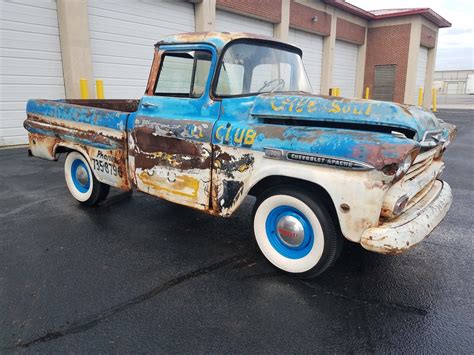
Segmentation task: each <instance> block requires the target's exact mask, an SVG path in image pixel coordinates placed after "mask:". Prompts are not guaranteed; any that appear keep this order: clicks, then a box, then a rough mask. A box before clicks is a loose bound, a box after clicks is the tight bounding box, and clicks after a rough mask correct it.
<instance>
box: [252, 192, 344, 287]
mask: <svg viewBox="0 0 474 355" xmlns="http://www.w3.org/2000/svg"><path fill="white" fill-rule="evenodd" d="M253 225H254V232H255V238H256V240H257V244H258V246H259V248H260V250H261V251H262V253H263V255H265V257H266V258H267V259H268V260H269V261H270V262H271V263H272V264H273V265H274V266H276V267H277V268H279V269H281V270H283V271H285V272H287V273H290V274H292V275H295V276H298V277H302V278H310V277H314V276H317V275H319V274H321V273H322V272H323V271H325V270H326V269H327V268H328V267H329V266H331V265H332V264H333V263H334V262H335V261H336V259H337V257H338V256H339V254H340V250H341V248H342V237H341V236H340V235H339V234H338V233H337V231H336V224H335V222H334V221H333V218H332V216H331V214H330V213H329V211H328V209H327V207H326V206H325V205H324V204H323V203H321V202H320V201H319V200H318V199H317V198H316V197H315V196H311V195H310V194H308V192H307V191H305V190H302V189H298V188H294V187H293V186H276V187H274V188H271V189H269V190H267V191H266V192H264V193H263V194H262V195H261V196H260V197H259V198H258V199H257V202H256V204H255V207H254V213H253Z"/></svg>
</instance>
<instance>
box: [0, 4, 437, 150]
mask: <svg viewBox="0 0 474 355" xmlns="http://www.w3.org/2000/svg"><path fill="white" fill-rule="evenodd" d="M56 1H57V19H58V22H59V24H58V28H59V39H60V52H61V53H60V54H61V58H62V69H63V76H64V87H63V89H64V92H65V96H66V97H67V98H78V97H79V96H80V90H79V80H80V79H81V78H86V79H88V83H89V96H90V97H95V90H94V86H95V85H94V79H98V78H94V75H97V73H96V71H95V70H94V65H95V66H97V65H96V62H97V61H94V53H92V52H93V51H92V49H94V48H91V46H92V44H91V41H92V40H94V38H92V35H91V33H92V32H93V31H94V28H93V27H94V26H95V25H96V24H95V23H91V22H90V21H89V18H88V6H89V5H90V4H91V3H92V2H93V0H74V1H71V0H56ZM144 3H146V4H148V2H144ZM154 4H155V5H156V4H157V2H154ZM179 4H183V8H184V7H187V8H189V7H191V9H194V23H195V25H194V28H193V26H191V30H196V31H212V30H215V29H216V8H218V9H221V10H225V11H228V12H233V13H237V14H240V15H243V16H246V17H250V18H253V19H257V20H262V21H265V22H266V23H268V24H270V25H271V26H273V36H274V37H276V38H279V39H280V40H283V41H288V40H289V29H290V28H292V29H293V31H292V33H293V32H294V30H298V31H303V34H302V35H301V36H300V37H304V35H308V34H312V35H318V36H321V37H322V43H323V45H322V56H321V51H319V50H318V56H319V59H318V60H319V63H321V64H319V65H320V67H321V68H320V69H321V70H320V72H321V75H320V93H321V94H328V93H329V90H330V89H331V88H332V87H334V86H335V81H334V77H335V75H334V74H335V72H336V71H338V73H336V74H340V72H341V68H340V65H339V66H336V68H335V55H334V53H335V51H336V43H339V44H340V42H337V41H344V42H349V43H352V44H356V45H357V46H358V47H357V53H356V54H354V53H355V52H353V53H352V54H351V55H352V57H351V58H352V59H353V60H352V61H351V67H354V69H352V71H351V74H352V73H353V72H354V71H355V90H354V96H355V97H362V96H363V92H364V91H365V90H364V89H365V87H367V86H368V87H369V88H370V89H371V91H372V89H373V81H374V70H375V66H376V65H382V64H395V65H396V66H397V69H396V87H395V95H394V100H395V101H397V102H404V103H410V104H413V103H416V102H414V100H415V99H414V96H415V95H413V93H414V91H415V89H416V85H417V83H416V69H417V63H418V58H419V52H420V46H423V47H426V48H428V58H427V65H426V67H427V69H426V76H425V82H424V88H425V93H424V97H423V105H424V106H425V107H429V106H430V104H431V87H432V85H433V72H434V63H435V59H436V48H437V39H438V27H437V26H436V25H434V24H433V23H432V22H430V21H428V20H427V19H425V18H423V17H421V16H420V15H412V16H403V17H399V18H390V19H383V20H375V21H369V20H367V19H366V18H363V17H361V15H355V14H352V13H349V12H346V11H344V10H342V9H340V8H336V7H334V6H332V5H330V4H327V3H325V2H323V1H320V0H186V1H185V0H180V2H178V1H176V2H173V5H175V6H179ZM118 6H120V4H118ZM89 7H90V6H89ZM178 12H179V11H178ZM128 15H129V14H128V13H127V12H126V11H124V16H128ZM105 17H107V16H105ZM105 17H104V18H105ZM145 17H146V16H144V19H143V20H144V21H145V20H146V19H145ZM138 21H140V16H138ZM157 21H161V20H157ZM163 21H165V22H167V23H168V22H169V23H171V25H170V28H175V29H176V32H179V31H180V27H177V26H173V24H172V22H173V21H172V20H171V19H168V18H167V19H166V20H163ZM191 22H192V21H189V23H191ZM169 23H168V24H169ZM138 25H141V23H140V22H138ZM152 27H153V24H152V25H151V26H150V28H151V32H150V36H151V37H159V36H160V35H159V33H158V32H156V35H153V29H152ZM239 30H241V31H243V32H245V31H246V28H245V25H242V29H239ZM181 31H182V30H181ZM304 32H306V33H304ZM128 37H130V38H129V41H130V44H131V45H134V44H135V42H134V41H135V39H136V41H142V42H143V40H145V38H143V36H140V35H137V36H136V38H135V39H134V37H133V36H128ZM319 38H320V37H319ZM146 40H147V41H148V40H149V46H150V52H152V50H153V44H154V43H155V41H157V40H159V38H154V39H153V40H151V39H150V38H148V37H147V38H146ZM309 42H310V41H309ZM309 42H308V43H309ZM146 45H147V44H145V46H146ZM92 47H93V46H92ZM354 55H355V56H357V60H355V58H354ZM310 56H311V54H310V51H308V56H306V58H305V60H306V61H307V60H308V57H310ZM321 58H322V59H321ZM113 59H114V58H113ZM118 59H119V58H118V57H117V60H118ZM122 59H123V60H127V58H122ZM310 64H314V63H310ZM104 65H106V63H105V64H104ZM345 69H347V68H345ZM111 70H112V69H111ZM339 76H340V75H339ZM336 77H338V75H336ZM125 79H126V78H125ZM2 85H3V84H2ZM136 85H139V83H138V84H136ZM143 86H145V82H144V83H143ZM315 86H317V85H315ZM109 88H111V86H110V85H109ZM107 89H108V88H107V85H106V87H105V93H106V98H107ZM117 91H122V89H121V88H119V87H118V88H117ZM109 92H111V91H109ZM0 119H2V120H4V121H5V119H4V118H3V117H0ZM2 120H0V123H1V121H2ZM2 124H3V125H4V123H2ZM0 128H2V127H0ZM17 128H18V129H21V127H20V126H19V127H17ZM1 139H2V133H1V132H0V142H1Z"/></svg>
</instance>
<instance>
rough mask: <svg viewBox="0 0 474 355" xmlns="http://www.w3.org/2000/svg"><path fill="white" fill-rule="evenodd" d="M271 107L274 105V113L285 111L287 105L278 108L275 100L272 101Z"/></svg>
mask: <svg viewBox="0 0 474 355" xmlns="http://www.w3.org/2000/svg"><path fill="white" fill-rule="evenodd" d="M271 105H272V110H273V111H281V110H283V109H284V108H285V104H284V103H283V104H281V105H280V106H277V105H276V104H275V100H272V102H271Z"/></svg>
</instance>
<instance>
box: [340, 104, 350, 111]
mask: <svg viewBox="0 0 474 355" xmlns="http://www.w3.org/2000/svg"><path fill="white" fill-rule="evenodd" d="M350 110H351V107H350V106H349V105H347V106H344V107H343V108H342V113H348V112H349V111H350Z"/></svg>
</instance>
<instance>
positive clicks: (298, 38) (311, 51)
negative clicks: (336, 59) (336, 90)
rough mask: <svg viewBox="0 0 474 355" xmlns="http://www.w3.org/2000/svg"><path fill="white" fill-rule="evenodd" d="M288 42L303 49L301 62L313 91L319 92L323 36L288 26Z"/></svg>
mask: <svg viewBox="0 0 474 355" xmlns="http://www.w3.org/2000/svg"><path fill="white" fill-rule="evenodd" d="M288 42H289V43H291V44H293V45H295V46H297V47H299V48H300V49H301V50H302V51H303V64H304V66H305V69H306V73H307V74H308V78H309V81H310V83H311V86H312V87H313V92H315V93H320V92H321V67H322V63H323V37H322V36H318V35H316V34H313V33H308V32H304V31H300V30H296V29H292V28H290V31H289V33H288Z"/></svg>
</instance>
